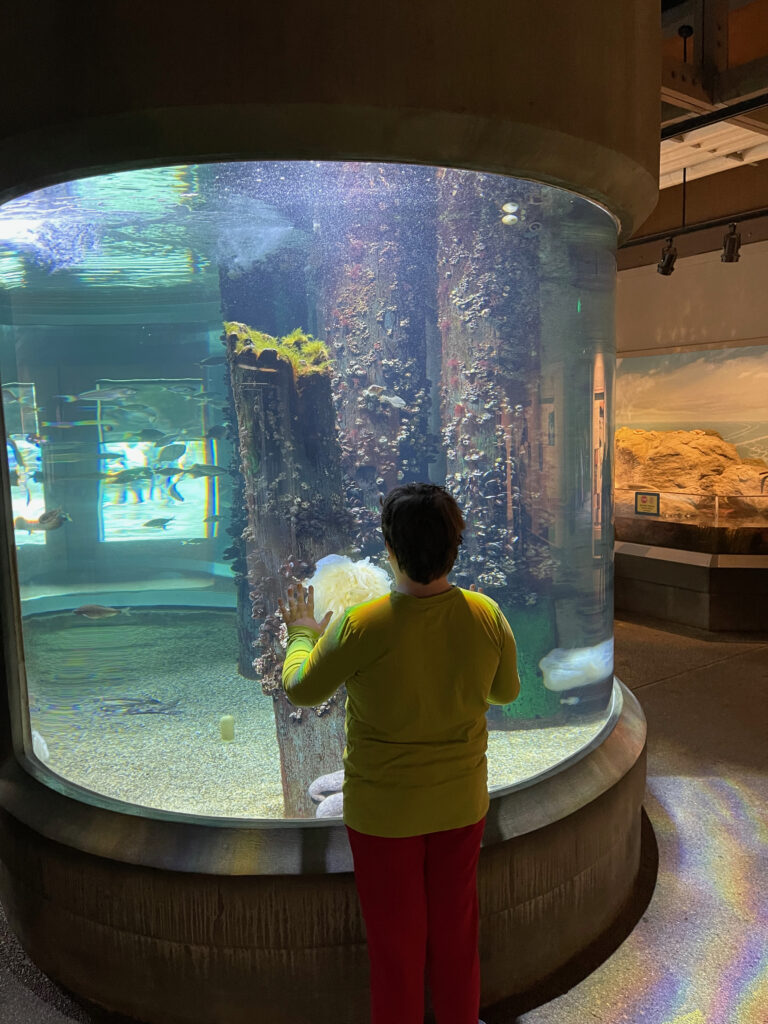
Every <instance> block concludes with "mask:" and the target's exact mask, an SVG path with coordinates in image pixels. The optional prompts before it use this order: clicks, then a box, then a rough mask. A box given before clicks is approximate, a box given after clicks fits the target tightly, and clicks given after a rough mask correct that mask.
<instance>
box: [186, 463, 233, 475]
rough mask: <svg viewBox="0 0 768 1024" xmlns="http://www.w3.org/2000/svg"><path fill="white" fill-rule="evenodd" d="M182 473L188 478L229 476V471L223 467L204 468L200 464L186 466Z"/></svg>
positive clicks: (204, 466)
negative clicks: (187, 475)
mask: <svg viewBox="0 0 768 1024" xmlns="http://www.w3.org/2000/svg"><path fill="white" fill-rule="evenodd" d="M184 472H185V473H187V474H189V476H229V470H228V469H224V467H223V466H206V465H203V464H202V463H201V462H195V463H194V465H192V466H188V467H187V468H186V469H185V470H184Z"/></svg>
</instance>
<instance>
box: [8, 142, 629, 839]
mask: <svg viewBox="0 0 768 1024" xmlns="http://www.w3.org/2000/svg"><path fill="white" fill-rule="evenodd" d="M615 244H616V228H615V223H614V221H613V220H612V218H611V217H610V216H609V215H608V214H607V213H606V212H605V211H604V210H603V209H601V208H599V207H598V206H596V205H594V204H592V203H590V202H589V201H587V200H586V199H583V198H580V197H578V196H575V195H572V194H570V193H568V192H565V191H563V190H560V189H557V188H554V187H551V186H547V185H543V184H539V183H534V182H530V181H523V180H517V179H513V178H508V177H502V176H498V175H491V174H485V173H478V172H473V171H467V170H457V169H449V168H441V167H425V166H403V165H397V164H378V163H349V162H346V163H333V162H314V161H313V162H249V163H226V164H207V165H195V166H183V167H165V168H156V169H149V170H140V171H130V172H121V173H114V174H105V175H100V176H96V177H90V178H84V179H81V180H78V181H70V182H66V183H64V184H57V185H53V186H50V187H48V188H45V189H42V190H40V191H36V192H32V193H30V194H28V195H25V196H22V197H20V198H17V199H15V200H13V201H11V202H9V203H7V204H6V205H5V206H4V207H2V209H0V323H1V324H2V326H0V374H1V376H2V396H3V412H4V420H5V430H6V437H7V455H8V479H9V484H10V490H9V493H7V494H6V496H5V499H4V500H5V501H6V503H7V505H8V506H9V516H8V524H7V526H8V530H9V532H12V537H13V540H14V541H15V551H16V562H17V566H18V590H19V595H18V596H19V608H20V616H21V639H22V642H23V657H22V658H20V664H19V671H18V680H14V681H13V683H12V685H14V686H16V687H18V695H17V697H18V702H19V708H20V712H19V713H20V716H21V717H25V719H26V720H25V722H23V723H22V735H23V737H24V744H25V748H26V752H27V755H28V758H29V762H28V763H29V764H30V766H31V767H30V770H33V771H35V773H36V774H38V776H39V777H41V778H43V779H45V780H47V781H48V783H49V784H50V785H52V786H54V787H58V788H64V789H67V787H69V789H68V790H67V791H71V788H72V786H73V785H74V786H75V787H79V789H78V790H77V792H79V793H80V794H81V795H82V796H83V798H84V799H90V800H93V801H95V802H99V801H101V802H104V801H107V802H109V801H122V802H124V806H125V807H129V806H130V807H133V808H138V809H141V810H142V812H143V811H144V810H147V811H148V813H153V812H157V813H167V812H179V813H183V814H188V815H203V816H209V815H212V816H218V817H232V818H241V819H242V818H306V817H314V816H326V817H329V818H333V817H334V816H338V814H339V813H340V806H339V796H338V791H339V790H340V788H341V785H340V783H341V778H340V773H341V771H342V766H343V762H342V756H343V751H344V701H345V689H344V687H343V686H342V687H341V688H340V690H339V691H338V692H337V694H336V695H335V697H333V698H331V700H329V701H328V702H326V704H324V705H322V706H321V707H318V708H314V709H298V708H294V707H293V706H292V705H291V704H290V703H289V702H288V700H287V699H286V697H285V695H284V693H283V691H282V686H281V682H280V666H281V663H282V658H283V641H284V630H283V629H281V624H280V619H279V617H278V615H277V599H278V597H279V596H280V595H281V594H283V593H284V590H285V588H286V586H287V585H289V584H290V583H297V582H299V581H304V580H308V579H310V578H314V579H316V580H317V581H318V595H320V592H321V591H322V593H323V595H324V597H323V600H325V601H326V602H331V603H332V602H333V601H336V602H337V603H338V602H340V603H341V605H342V606H343V605H344V603H345V602H348V603H352V598H354V599H355V600H360V599H364V597H365V595H366V594H368V595H371V596H375V595H377V594H380V593H381V592H382V590H384V591H386V589H387V588H388V587H389V584H390V580H389V579H388V577H387V576H386V575H385V571H386V568H387V562H386V558H385V551H384V545H383V539H382V536H381V533H380V528H379V519H380V506H379V498H380V495H382V494H384V493H386V492H387V491H388V490H389V489H390V488H392V487H393V486H395V485H396V484H398V483H401V482H404V481H417V480H425V481H432V482H435V483H439V484H441V485H444V486H445V487H447V488H448V490H449V491H450V492H451V493H452V494H453V495H454V496H455V497H456V499H457V501H458V502H459V505H460V506H461V508H462V510H463V512H464V515H465V518H466V521H467V530H466V534H465V537H464V543H463V545H462V547H461V549H460V555H459V559H458V562H457V563H456V566H455V568H454V571H453V573H452V575H451V577H450V578H451V580H452V582H453V583H455V584H457V585H459V586H463V587H469V586H470V584H473V583H474V584H476V585H477V586H478V587H479V588H481V589H482V590H484V592H485V593H487V594H488V595H490V596H491V597H493V598H494V599H495V600H496V601H498V603H499V604H500V605H501V607H502V609H503V611H504V613H505V614H506V616H507V617H508V619H509V621H510V623H511V624H512V627H513V629H514V632H515V634H516V637H517V642H518V647H519V663H520V674H521V681H522V692H521V695H520V697H519V699H518V700H517V701H516V702H515V703H514V704H512V705H509V706H508V707H490V708H489V710H488V715H487V721H488V729H489V742H488V782H489V788H490V790H491V792H493V791H494V790H498V789H499V788H502V787H504V788H505V787H508V786H511V785H515V784H529V783H530V780H532V779H534V778H536V777H537V776H539V775H540V774H541V773H545V772H546V773H549V772H551V771H553V770H555V769H556V767H557V766H558V765H559V764H562V763H563V762H564V761H566V760H569V759H573V758H574V757H576V756H578V755H579V752H580V751H583V750H584V749H585V748H586V747H587V746H588V745H589V744H591V743H594V742H596V737H599V735H600V733H601V730H603V729H604V727H605V723H606V721H607V720H608V717H609V714H610V709H611V702H612V700H613V697H612V693H613V690H612V670H613V659H612V651H613V648H612V550H613V528H612V501H611V478H612V474H611V445H610V438H611V435H612V420H611V415H612V412H611V410H612V388H613V365H614V364H613V288H614V270H615V264H614V256H613V253H614V249H615ZM11 521H12V525H11ZM329 556H336V557H335V558H329ZM321 581H322V586H321V585H320V583H321ZM323 586H324V587H325V590H324V591H323V589H322V588H323ZM320 610H321V611H322V609H320Z"/></svg>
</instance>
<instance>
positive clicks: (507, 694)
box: [488, 611, 520, 704]
mask: <svg viewBox="0 0 768 1024" xmlns="http://www.w3.org/2000/svg"><path fill="white" fill-rule="evenodd" d="M498 625H499V628H500V630H501V634H502V647H501V656H500V658H499V665H498V668H497V669H496V675H495V676H494V677H493V682H492V683H491V692H490V693H489V695H488V703H489V704H511V702H512V701H513V700H516V699H517V697H518V696H519V694H520V676H519V675H518V672H517V646H516V644H515V637H514V635H513V633H512V627H511V626H510V624H509V623H508V622H507V620H506V617H505V616H504V615H503V614H502V612H501V611H499V614H498Z"/></svg>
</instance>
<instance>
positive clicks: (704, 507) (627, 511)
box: [614, 488, 768, 527]
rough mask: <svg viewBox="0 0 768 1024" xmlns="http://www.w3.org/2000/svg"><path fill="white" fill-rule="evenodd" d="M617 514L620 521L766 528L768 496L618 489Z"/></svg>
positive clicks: (616, 496)
mask: <svg viewBox="0 0 768 1024" xmlns="http://www.w3.org/2000/svg"><path fill="white" fill-rule="evenodd" d="M614 514H615V516H616V517H617V518H618V517H622V518H626V517H631V518H637V519H648V518H655V519H663V520H673V521H676V522H690V523H695V524H696V525H699V526H719V527H740V526H751V527H766V526H768V493H765V492H764V493H762V494H705V493H696V492H693V491H656V490H653V489H652V488H648V489H647V490H639V489H636V488H634V489H632V490H629V489H616V491H615V492H614Z"/></svg>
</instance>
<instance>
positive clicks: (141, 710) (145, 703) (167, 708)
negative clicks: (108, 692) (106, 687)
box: [99, 697, 181, 715]
mask: <svg viewBox="0 0 768 1024" xmlns="http://www.w3.org/2000/svg"><path fill="white" fill-rule="evenodd" d="M180 700H181V698H180V697H177V698H176V700H167V701H162V700H158V699H157V697H102V698H101V702H100V704H99V711H107V712H110V713H112V714H120V715H178V714H180V713H181V712H180V710H176V707H177V705H178V703H179V701H180Z"/></svg>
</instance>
